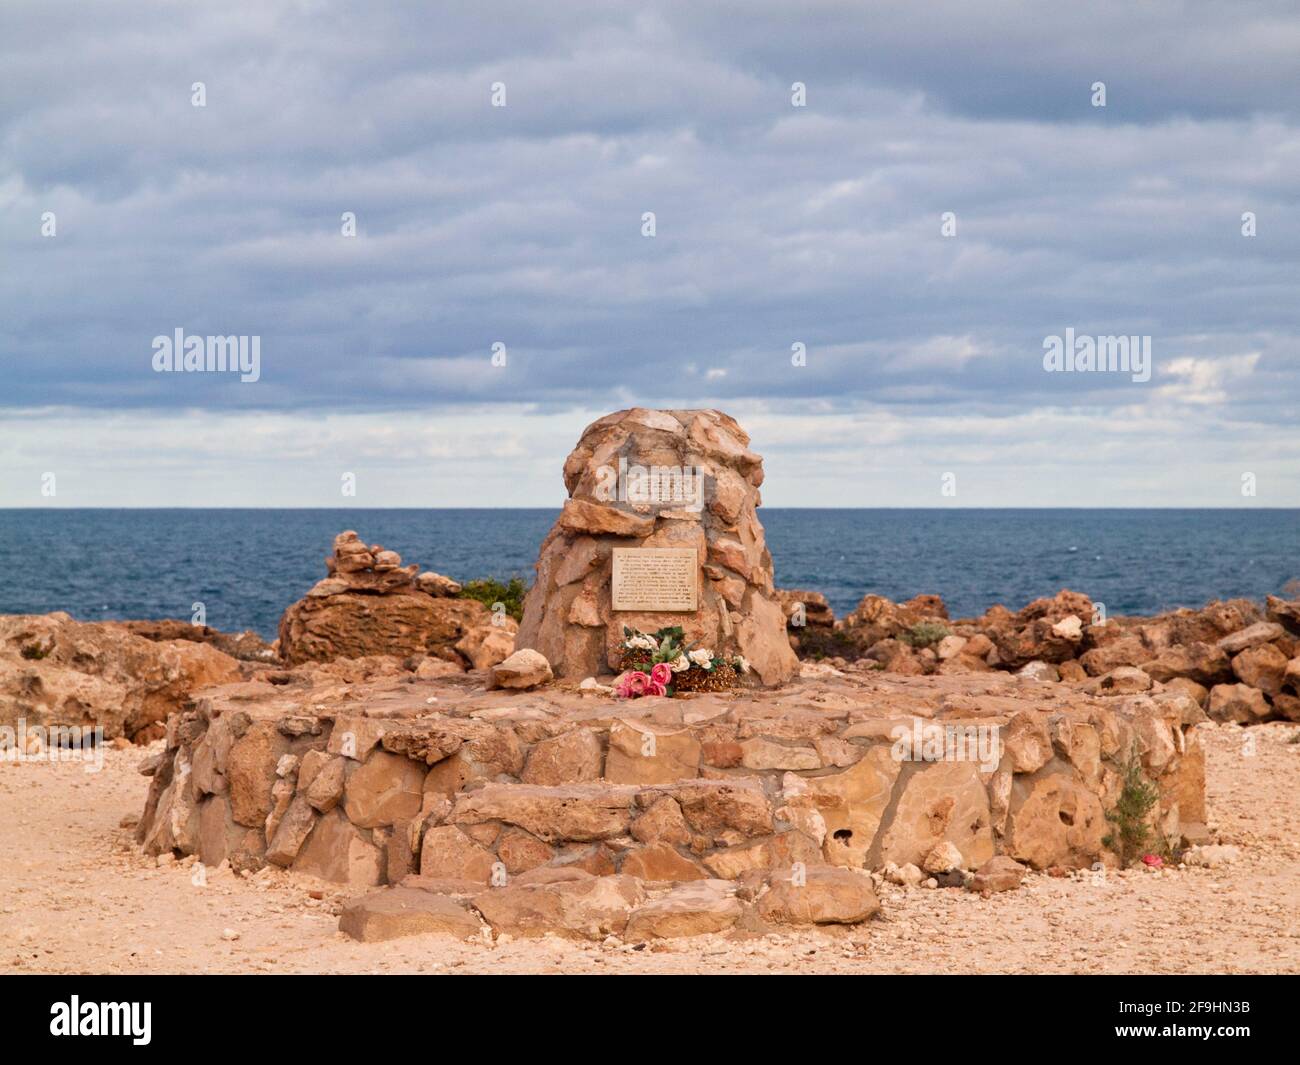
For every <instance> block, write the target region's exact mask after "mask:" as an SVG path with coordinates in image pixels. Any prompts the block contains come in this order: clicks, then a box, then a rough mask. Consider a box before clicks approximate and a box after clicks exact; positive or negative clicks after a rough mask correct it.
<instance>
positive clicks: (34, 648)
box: [21, 643, 53, 662]
mask: <svg viewBox="0 0 1300 1065" xmlns="http://www.w3.org/2000/svg"><path fill="white" fill-rule="evenodd" d="M51 650H53V648H50V647H42V646H41V645H40V644H38V643H29V644H28V645H27V646H26V647H24V648H23V649H22V652H21V653H22V656H23V657H24V658H26V659H30V660H33V661H37V662H39V661H40V660H41V659H42V658H45V657H46V656H48V655H49V653H50V651H51Z"/></svg>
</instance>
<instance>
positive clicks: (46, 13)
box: [0, 0, 1300, 506]
mask: <svg viewBox="0 0 1300 1065" xmlns="http://www.w3.org/2000/svg"><path fill="white" fill-rule="evenodd" d="M196 82H201V83H203V86H202V91H203V93H204V96H205V100H204V102H205V106H202V107H198V106H194V102H193V101H194V97H195V90H194V84H195V83H196ZM795 82H801V83H803V84H804V85H805V86H806V106H802V107H799V106H794V105H793V103H792V95H793V94H792V86H793V84H794V83H795ZM1096 82H1103V83H1104V85H1105V101H1106V105H1105V106H1104V107H1097V106H1094V99H1095V93H1094V89H1093V86H1094V83H1096ZM494 84H500V85H503V86H504V93H505V106H504V107H496V106H493V99H492V95H493V85H494ZM1298 210H1300V9H1297V8H1296V7H1295V5H1294V4H1293V3H1290V2H1285V0H1280V2H1277V3H1250V2H1237V3H1233V4H1200V3H1191V2H1172V0H1144V2H1142V3H1140V4H1134V3H1133V2H1132V0H1122V2H1115V3H1106V2H1101V3H1089V4H1086V5H1085V4H1071V5H1067V4H1062V3H1049V4H1042V5H1037V4H1028V3H995V2H988V0H982V2H980V3H978V4H972V3H970V2H969V0H960V2H953V3H948V2H934V0H928V2H927V3H924V4H920V3H916V2H908V3H898V4H892V3H851V4H850V3H806V2H803V3H793V2H790V0H782V2H780V3H773V2H766V0H745V2H744V3H734V4H733V3H708V2H703V0H692V2H686V3H661V4H656V3H639V4H636V5H630V4H629V5H616V4H587V3H573V2H565V0H559V2H554V3H546V4H539V3H536V2H526V3H513V2H502V0H493V2H492V3H490V4H484V3H481V2H478V3H466V4H433V3H418V4H417V3H383V4H379V3H343V2H307V0H304V2H282V0H241V2H236V0H223V2H220V3H216V2H211V3H210V2H198V0H195V2H185V3H143V2H137V0H117V2H114V3H112V4H86V3H66V2H59V0H33V2H30V3H28V2H19V0H5V3H4V5H3V7H2V8H0V281H2V284H0V505H3V506H49V505H58V506H139V505H194V506H240V505H246V506H340V505H360V506H521V505H538V506H551V505H558V503H559V502H560V500H561V499H562V498H563V484H562V482H561V478H560V467H561V464H562V462H563V459H564V456H565V454H566V453H567V452H568V450H569V449H570V448H571V447H572V446H573V444H574V443H575V442H576V440H577V438H578V436H579V434H580V433H581V430H582V429H583V427H584V426H585V425H586V424H587V423H588V422H590V421H591V420H593V419H594V418H596V417H598V416H600V415H601V414H603V413H606V412H608V411H610V410H615V409H618V408H621V407H626V406H633V405H641V406H660V407H668V406H677V407H683V406H716V407H720V408H722V409H724V410H726V411H728V412H730V413H732V414H733V415H735V416H736V417H738V418H739V419H740V421H741V422H742V424H744V425H745V426H746V427H747V428H748V429H749V431H750V433H751V435H752V436H753V438H754V447H755V449H756V450H758V451H759V452H761V453H762V454H763V455H764V456H765V459H766V465H767V470H768V478H767V483H766V484H765V485H764V489H763V493H764V500H765V503H766V504H767V505H769V506H772V505H776V506H782V505H783V506H803V505H807V506H1104V505H1115V506H1144V505H1162V506H1163V505H1169V506H1178V505H1188V506H1194V505H1206V506H1296V505H1300V429H1298V428H1297V427H1298V426H1300V219H1298V218H1297V211H1298ZM345 212H351V213H352V214H353V215H355V218H356V235H355V236H346V235H344V233H343V228H344V223H343V215H344V213H345ZM646 212H653V213H654V216H655V235H654V236H645V235H643V216H644V215H645V214H646ZM945 212H953V213H954V214H955V218H956V223H955V224H956V234H955V235H953V236H945V235H944V234H943V232H942V228H941V227H942V225H943V218H944V214H945ZM1245 212H1252V213H1253V215H1254V218H1255V226H1256V235H1255V236H1244V235H1243V232H1242V230H1243V220H1242V216H1243V213H1245ZM50 214H52V215H53V219H52V223H51V219H50V217H49V216H50ZM51 224H52V225H53V230H54V232H53V235H46V234H47V232H48V231H49V229H50V228H51ZM1067 328H1070V329H1073V330H1074V331H1075V333H1076V334H1080V335H1093V336H1096V335H1113V334H1123V335H1130V334H1133V335H1147V336H1150V337H1151V349H1152V357H1153V358H1152V371H1151V379H1150V380H1149V381H1147V382H1135V381H1134V380H1132V375H1130V374H1120V373H1048V372H1046V371H1045V370H1044V368H1043V353H1044V347H1043V344H1044V338H1046V337H1049V336H1052V335H1063V334H1064V332H1065V330H1066V329H1067ZM177 329H183V330H184V331H185V332H186V333H187V334H197V335H200V336H203V335H208V334H213V335H249V336H254V335H255V336H258V337H260V345H261V346H260V351H261V363H260V379H259V380H258V381H256V382H250V383H242V382H240V381H239V380H238V378H237V377H236V376H234V375H231V374H218V373H212V374H209V373H157V372H155V371H154V370H153V368H152V365H151V360H152V358H153V346H152V345H153V339H154V337H156V336H159V335H167V336H170V335H172V334H173V333H174V332H175V330H177ZM496 343H500V344H503V345H505V355H506V358H505V365H504V366H494V365H493V363H492V351H493V345H494V344H496ZM796 343H800V344H803V345H805V346H806V352H807V357H806V365H802V366H796V365H792V358H791V350H792V349H791V345H792V344H796ZM47 473H53V474H54V475H55V482H54V483H56V485H57V489H56V491H57V494H56V495H55V496H54V497H52V498H51V497H49V496H43V495H42V485H43V484H45V483H47V482H46V481H45V480H43V476H44V475H45V474H47ZM345 473H352V474H355V477H356V485H357V492H356V496H355V497H350V498H343V497H341V490H340V486H341V482H342V478H343V475H344V474H345ZM945 473H953V474H955V483H956V486H957V493H956V495H955V496H943V495H941V485H942V483H943V481H942V478H943V475H944V474H945ZM1246 474H1253V475H1254V478H1255V483H1256V486H1257V494H1256V495H1254V496H1243V494H1242V487H1241V486H1242V478H1243V475H1246Z"/></svg>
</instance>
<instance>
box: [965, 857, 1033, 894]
mask: <svg viewBox="0 0 1300 1065" xmlns="http://www.w3.org/2000/svg"><path fill="white" fill-rule="evenodd" d="M1024 878H1025V867H1024V866H1023V865H1021V864H1020V863H1019V862H1018V861H1016V860H1015V859H1014V858H1009V857H1007V856H1006V855H1005V854H995V855H994V856H993V857H992V858H990V859H989V860H988V861H987V862H985V863H984V864H983V865H981V866H980V867H979V868H978V869H976V870H975V876H974V877H973V878H972V879H971V881H970V883H969V884H968V885H967V887H969V888H970V890H971V891H974V892H975V893H976V894H989V895H993V894H997V893H998V892H1000V891H1014V890H1015V889H1016V888H1018V887H1019V886H1020V882H1021V881H1022V880H1023V879H1024Z"/></svg>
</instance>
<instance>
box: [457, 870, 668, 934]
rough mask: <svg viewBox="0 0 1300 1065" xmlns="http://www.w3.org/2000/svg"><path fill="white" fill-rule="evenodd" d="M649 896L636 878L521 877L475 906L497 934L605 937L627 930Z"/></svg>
mask: <svg viewBox="0 0 1300 1065" xmlns="http://www.w3.org/2000/svg"><path fill="white" fill-rule="evenodd" d="M538 872H541V870H538ZM644 901H645V892H644V890H642V888H641V885H640V884H639V883H638V882H637V881H636V880H634V879H633V878H632V877H629V876H589V877H586V878H583V879H579V880H565V881H559V882H551V883H531V884H528V883H521V882H518V881H516V882H515V883H513V884H508V885H506V886H505V887H500V888H492V889H490V890H488V891H485V892H483V893H482V894H480V895H476V896H475V897H474V907H475V909H477V910H478V911H479V913H481V914H482V915H483V919H484V920H485V921H487V923H488V924H489V925H491V926H492V931H493V932H495V933H496V934H497V935H501V934H503V933H506V934H509V935H512V936H514V937H516V938H527V937H538V936H544V935H548V934H554V935H558V936H561V937H563V938H568V939H588V940H595V941H600V940H603V939H605V938H606V937H607V936H611V935H613V936H616V935H621V934H622V932H623V930H624V929H625V928H626V927H627V922H628V917H629V916H630V914H631V912H632V910H633V909H634V908H635V907H637V906H640V905H641V903H642V902H644Z"/></svg>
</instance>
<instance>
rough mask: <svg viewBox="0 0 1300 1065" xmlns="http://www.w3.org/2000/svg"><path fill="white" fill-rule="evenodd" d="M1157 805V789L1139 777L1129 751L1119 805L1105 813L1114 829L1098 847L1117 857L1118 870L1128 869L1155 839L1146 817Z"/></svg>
mask: <svg viewBox="0 0 1300 1065" xmlns="http://www.w3.org/2000/svg"><path fill="white" fill-rule="evenodd" d="M1159 801H1160V789H1159V788H1158V787H1156V785H1155V784H1153V783H1151V781H1149V780H1147V778H1146V777H1145V776H1143V775H1142V763H1141V761H1140V760H1139V759H1138V756H1137V753H1136V751H1132V750H1131V751H1130V752H1129V756H1128V761H1127V762H1125V763H1124V786H1123V788H1122V789H1121V790H1120V793H1119V801H1118V802H1116V803H1115V808H1114V809H1113V810H1109V811H1107V813H1106V820H1107V821H1109V822H1110V823H1111V824H1112V825H1114V826H1115V827H1114V830H1113V831H1111V832H1109V833H1107V835H1106V836H1104V837H1103V838H1102V843H1104V844H1105V845H1106V846H1107V847H1109V848H1110V849H1111V850H1113V851H1114V852H1115V854H1116V855H1118V857H1119V862H1120V865H1121V867H1127V866H1129V865H1132V864H1133V862H1134V861H1136V860H1137V859H1138V858H1140V857H1141V856H1142V855H1143V854H1144V853H1146V851H1147V849H1148V845H1149V844H1150V843H1151V841H1152V839H1153V838H1154V837H1155V833H1154V832H1153V831H1152V828H1151V823H1150V821H1149V820H1148V815H1149V814H1150V813H1151V811H1152V810H1153V809H1155V806H1156V803H1158V802H1159ZM1159 842H1160V843H1164V842H1165V841H1163V840H1161V841H1159Z"/></svg>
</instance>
